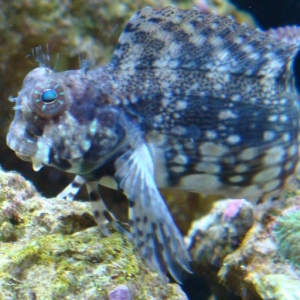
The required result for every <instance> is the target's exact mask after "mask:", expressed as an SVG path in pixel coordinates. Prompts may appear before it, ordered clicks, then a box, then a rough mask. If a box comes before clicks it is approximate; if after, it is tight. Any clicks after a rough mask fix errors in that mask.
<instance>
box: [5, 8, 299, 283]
mask: <svg viewBox="0 0 300 300" xmlns="http://www.w3.org/2000/svg"><path fill="white" fill-rule="evenodd" d="M286 31H287V32H289V31H288V29H287V30H286ZM282 32H284V31H282ZM283 36H284V34H280V33H278V32H276V31H274V30H273V31H272V32H271V33H268V32H262V31H260V30H257V29H255V30H254V29H250V28H248V27H247V26H246V25H245V24H238V23H236V22H235V21H234V20H233V19H232V18H230V17H220V16H217V15H215V14H212V13H209V12H201V11H199V10H197V9H190V10H180V9H178V8H175V7H171V6H170V7H165V8H162V9H154V8H151V7H146V8H144V9H142V10H140V11H138V12H137V13H135V14H134V15H133V16H132V18H131V19H130V20H129V22H128V23H127V25H126V26H125V27H124V30H123V32H122V34H121V36H120V38H119V41H118V43H117V45H116V48H115V50H114V52H113V54H112V58H111V60H110V62H109V63H108V64H107V65H102V66H95V67H93V66H90V65H89V64H84V65H85V67H82V68H80V69H78V70H68V71H63V72H55V71H53V70H52V69H51V68H50V67H49V65H48V64H47V55H43V54H40V55H38V56H37V60H38V61H39V63H40V65H39V67H37V68H35V69H33V70H32V71H30V72H29V73H28V74H27V76H26V77H25V79H24V82H23V86H22V89H21V91H20V92H19V94H18V96H17V97H16V98H13V101H14V102H15V107H14V109H15V116H14V119H13V121H12V123H11V125H10V128H9V131H8V134H7V144H8V146H9V147H10V148H11V149H12V150H13V151H14V152H15V153H16V155H17V156H18V157H20V158H21V159H23V160H25V161H29V162H31V163H32V165H33V169H34V170H36V171H38V170H40V169H41V168H42V167H43V166H51V167H54V168H56V169H59V170H62V171H65V172H69V173H73V174H75V175H76V176H75V179H74V180H73V181H72V182H71V183H70V185H69V186H67V187H66V188H65V189H64V190H63V191H62V192H61V193H60V194H59V195H58V196H57V197H59V198H64V199H66V200H72V199H73V198H74V196H75V195H76V194H77V192H78V191H79V190H80V188H81V187H82V186H84V185H85V186H86V187H87V190H88V194H89V200H90V202H91V205H92V209H93V214H94V217H95V220H96V221H97V223H98V224H99V227H100V230H101V232H102V234H103V236H107V235H109V230H108V229H107V223H111V225H112V226H113V227H114V228H115V229H116V230H118V231H120V232H122V233H124V234H126V235H127V236H128V237H129V238H131V239H132V241H133V243H134V245H135V247H136V248H137V249H138V251H139V253H140V255H141V257H142V258H143V259H144V261H145V262H146V264H147V265H148V266H149V267H150V269H153V270H156V271H157V272H158V274H159V275H160V277H161V278H162V280H163V281H164V282H167V274H168V273H169V274H170V275H171V276H172V277H173V278H174V279H175V280H176V281H177V282H181V280H182V277H183V276H184V274H185V273H186V272H192V270H191V258H190V255H189V253H188V250H187V249H186V245H185V243H184V240H183V238H182V235H181V233H180V232H179V230H178V228H177V227H176V225H175V223H174V221H173V219H172V216H171V214H170V212H169V210H168V208H167V206H166V204H165V203H164V200H163V198H162V196H161V194H160V191H159V188H173V189H180V190H187V191H191V192H200V193H203V194H207V195H210V194H213V195H221V196H223V197H229V198H244V199H247V200H248V201H251V202H253V203H262V202H267V201H272V200H275V199H278V198H282V197H284V192H285V190H286V187H287V186H288V185H289V184H290V183H291V182H292V181H293V180H294V178H295V175H296V173H297V165H298V161H299V159H298V157H299V153H298V146H299V145H298V135H299V105H298V103H299V96H298V93H297V91H296V89H295V84H294V74H293V68H292V64H293V61H294V58H295V56H296V54H297V51H298V50H299V46H298V44H299V43H297V42H296V41H294V40H293V41H291V39H288V38H287V39H284V38H283ZM296 40H297V39H296ZM101 186H109V187H112V188H115V189H118V190H120V191H122V192H123V193H124V195H126V196H127V198H128V205H129V228H130V230H129V231H127V230H126V228H125V227H124V226H123V224H121V222H119V221H118V220H117V219H116V218H115V217H114V216H113V214H112V213H111V212H110V211H109V210H108V209H107V208H106V206H105V203H104V202H103V201H102V198H101ZM99 189H100V192H99Z"/></svg>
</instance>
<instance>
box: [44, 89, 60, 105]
mask: <svg viewBox="0 0 300 300" xmlns="http://www.w3.org/2000/svg"><path fill="white" fill-rule="evenodd" d="M56 99H57V94H56V91H55V90H53V89H48V90H45V91H44V92H43V93H42V95H41V100H42V101H43V102H44V103H52V102H54V101H55V100H56Z"/></svg>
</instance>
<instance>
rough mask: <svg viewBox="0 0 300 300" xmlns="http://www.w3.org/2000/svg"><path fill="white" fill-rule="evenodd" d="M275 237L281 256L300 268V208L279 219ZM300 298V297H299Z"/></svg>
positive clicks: (284, 214)
mask: <svg viewBox="0 0 300 300" xmlns="http://www.w3.org/2000/svg"><path fill="white" fill-rule="evenodd" d="M276 223H277V224H276V226H275V230H274V233H275V237H276V241H277V245H278V247H279V252H280V254H281V255H282V256H283V257H284V258H286V259H289V260H290V261H291V263H292V264H293V265H296V266H298V267H300V210H299V207H297V208H295V209H294V210H292V211H290V210H289V211H287V212H285V213H283V215H282V216H280V217H278V218H277V222H276ZM299 298H300V296H299Z"/></svg>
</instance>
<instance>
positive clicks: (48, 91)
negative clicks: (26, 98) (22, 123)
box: [29, 79, 68, 119]
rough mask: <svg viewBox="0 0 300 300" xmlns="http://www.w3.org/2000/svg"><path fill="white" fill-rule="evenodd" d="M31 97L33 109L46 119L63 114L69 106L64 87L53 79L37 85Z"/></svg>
mask: <svg viewBox="0 0 300 300" xmlns="http://www.w3.org/2000/svg"><path fill="white" fill-rule="evenodd" d="M30 96H31V97H30V102H29V103H30V106H31V108H32V109H33V110H34V111H35V113H37V114H38V115H39V116H40V117H43V118H46V119H47V118H48V119H50V118H52V117H55V116H59V115H61V114H63V113H64V111H65V109H66V106H67V104H68V97H67V95H66V93H65V90H64V85H63V84H61V83H60V82H58V81H56V80H53V79H50V80H45V81H44V82H43V81H42V82H39V83H37V84H36V85H35V86H34V88H33V89H32V90H31V94H30Z"/></svg>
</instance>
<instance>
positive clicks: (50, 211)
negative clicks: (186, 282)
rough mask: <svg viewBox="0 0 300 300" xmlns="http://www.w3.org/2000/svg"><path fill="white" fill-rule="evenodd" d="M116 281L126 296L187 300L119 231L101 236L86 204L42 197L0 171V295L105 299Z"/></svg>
mask: <svg viewBox="0 0 300 300" xmlns="http://www.w3.org/2000/svg"><path fill="white" fill-rule="evenodd" d="M121 284H124V285H126V286H127V287H128V288H129V290H130V294H131V295H132V299H140V300H142V299H150V298H153V299H173V300H181V299H182V300H186V299H187V298H186V296H185V294H184V293H183V292H182V291H181V289H180V287H179V286H178V285H177V284H167V285H166V286H163V285H162V284H161V280H160V279H159V277H158V276H157V274H154V273H151V272H150V271H149V270H148V269H147V268H146V267H145V266H144V264H143V262H142V261H141V260H140V259H139V256H138V255H137V254H136V253H135V251H134V250H133V247H132V245H131V243H130V242H129V241H128V240H127V239H126V238H125V237H124V236H122V235H120V234H119V233H113V234H112V235H111V236H110V237H107V238H101V236H100V232H99V229H98V228H97V227H95V221H94V220H93V217H92V214H91V212H90V208H89V205H88V204H87V203H81V202H76V201H75V202H67V201H64V200H59V199H46V198H43V197H41V196H40V195H38V193H37V192H36V190H35V189H34V187H33V186H32V185H31V184H30V183H29V182H28V181H26V180H24V178H23V177H22V176H20V175H18V174H16V173H5V172H3V171H1V170H0V287H1V288H0V299H3V300H8V299H22V300H27V299H28V300H29V299H30V300H31V299H49V300H50V299H68V298H70V299H75V300H76V299H107V297H108V294H109V292H110V291H112V290H113V289H114V288H116V287H117V286H119V285H121Z"/></svg>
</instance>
